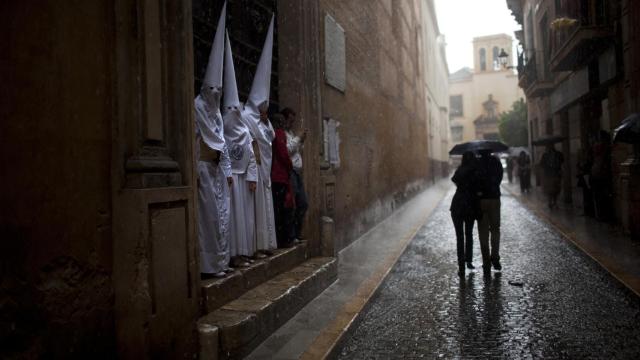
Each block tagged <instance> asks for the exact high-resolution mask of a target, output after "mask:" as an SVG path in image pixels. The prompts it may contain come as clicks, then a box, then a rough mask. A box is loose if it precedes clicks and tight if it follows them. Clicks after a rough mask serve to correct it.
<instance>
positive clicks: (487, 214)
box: [478, 198, 500, 269]
mask: <svg viewBox="0 0 640 360" xmlns="http://www.w3.org/2000/svg"><path fill="white" fill-rule="evenodd" d="M480 208H481V209H482V219H480V220H479V221H478V237H479V238H480V251H481V252H482V266H483V267H484V268H485V269H486V268H488V267H490V266H491V262H498V261H500V198H497V199H481V200H480ZM489 234H491V247H489Z"/></svg>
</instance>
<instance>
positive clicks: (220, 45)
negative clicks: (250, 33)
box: [202, 1, 227, 88]
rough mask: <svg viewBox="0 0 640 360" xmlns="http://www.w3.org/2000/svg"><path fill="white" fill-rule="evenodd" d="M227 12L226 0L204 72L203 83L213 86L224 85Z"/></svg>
mask: <svg viewBox="0 0 640 360" xmlns="http://www.w3.org/2000/svg"><path fill="white" fill-rule="evenodd" d="M226 14H227V3H226V1H225V3H224V5H223V6H222V12H221V13H220V19H219V20H218V27H217V29H216V35H215V37H214V38H213V45H212V46H211V53H210V54H209V63H208V64H207V71H206V72H205V73H204V79H203V80H202V83H203V85H208V86H212V87H218V88H221V87H222V63H223V59H224V34H225V26H226V24H225V20H226Z"/></svg>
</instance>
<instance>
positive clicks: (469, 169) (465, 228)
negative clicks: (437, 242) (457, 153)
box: [449, 151, 481, 276]
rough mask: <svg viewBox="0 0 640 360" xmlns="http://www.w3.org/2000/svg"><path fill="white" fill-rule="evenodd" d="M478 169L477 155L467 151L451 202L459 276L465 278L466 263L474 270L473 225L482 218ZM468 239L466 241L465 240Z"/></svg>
mask: <svg viewBox="0 0 640 360" xmlns="http://www.w3.org/2000/svg"><path fill="white" fill-rule="evenodd" d="M478 178H479V173H478V168H477V165H476V157H475V155H474V154H473V153H472V152H470V151H467V152H465V153H464V154H463V155H462V163H461V164H460V166H459V167H458V169H457V170H456V172H455V174H454V175H453V178H451V181H453V182H454V183H455V184H456V187H457V188H456V193H455V194H454V195H453V200H451V208H450V209H449V210H451V219H452V220H453V226H454V227H455V229H456V242H457V249H458V275H460V276H464V273H465V268H464V265H465V262H466V263H467V267H468V268H469V269H473V268H474V266H473V263H472V260H473V224H474V223H475V221H476V220H477V219H479V218H480V217H481V213H480V202H479V198H478V190H479V189H478V186H477V184H478ZM465 238H466V239H465Z"/></svg>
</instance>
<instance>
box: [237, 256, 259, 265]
mask: <svg viewBox="0 0 640 360" xmlns="http://www.w3.org/2000/svg"><path fill="white" fill-rule="evenodd" d="M240 257H241V258H242V260H244V261H245V262H248V263H249V264H253V263H254V262H256V261H255V260H254V259H252V258H250V257H248V256H245V255H241V256H240Z"/></svg>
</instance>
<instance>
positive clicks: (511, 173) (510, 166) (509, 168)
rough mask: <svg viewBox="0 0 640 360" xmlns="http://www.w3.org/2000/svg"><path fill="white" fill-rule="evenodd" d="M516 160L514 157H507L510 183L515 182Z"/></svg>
mask: <svg viewBox="0 0 640 360" xmlns="http://www.w3.org/2000/svg"><path fill="white" fill-rule="evenodd" d="M514 163H515V160H514V159H513V157H511V156H509V157H508V158H507V178H508V179H509V184H511V183H513V165H514Z"/></svg>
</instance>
